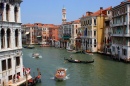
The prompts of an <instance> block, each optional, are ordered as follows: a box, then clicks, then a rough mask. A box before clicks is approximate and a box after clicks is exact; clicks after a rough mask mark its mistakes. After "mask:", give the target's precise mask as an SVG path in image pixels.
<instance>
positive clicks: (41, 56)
mask: <svg viewBox="0 0 130 86" xmlns="http://www.w3.org/2000/svg"><path fill="white" fill-rule="evenodd" d="M32 58H36V57H34V56H33V57H32ZM39 58H42V56H39Z"/></svg>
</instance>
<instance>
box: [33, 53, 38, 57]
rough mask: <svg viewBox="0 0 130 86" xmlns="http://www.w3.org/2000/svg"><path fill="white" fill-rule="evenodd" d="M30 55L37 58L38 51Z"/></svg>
mask: <svg viewBox="0 0 130 86" xmlns="http://www.w3.org/2000/svg"><path fill="white" fill-rule="evenodd" d="M32 56H33V57H35V58H39V57H40V54H39V53H33V54H32Z"/></svg>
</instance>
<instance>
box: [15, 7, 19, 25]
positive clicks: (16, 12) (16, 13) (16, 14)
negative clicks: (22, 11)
mask: <svg viewBox="0 0 130 86" xmlns="http://www.w3.org/2000/svg"><path fill="white" fill-rule="evenodd" d="M17 16H18V8H17V7H15V8H14V18H15V22H17Z"/></svg>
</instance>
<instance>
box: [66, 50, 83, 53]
mask: <svg viewBox="0 0 130 86" xmlns="http://www.w3.org/2000/svg"><path fill="white" fill-rule="evenodd" d="M68 52H70V53H81V51H77V50H72V51H68Z"/></svg>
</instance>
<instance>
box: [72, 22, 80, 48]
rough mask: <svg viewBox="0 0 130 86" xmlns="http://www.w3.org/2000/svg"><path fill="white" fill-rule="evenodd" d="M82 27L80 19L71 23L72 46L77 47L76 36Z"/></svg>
mask: <svg viewBox="0 0 130 86" xmlns="http://www.w3.org/2000/svg"><path fill="white" fill-rule="evenodd" d="M80 29H81V23H80V20H75V21H73V22H72V24H71V38H70V41H71V42H70V46H71V47H74V46H75V47H76V38H77V37H78V34H79V30H80Z"/></svg>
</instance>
